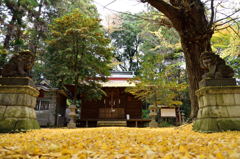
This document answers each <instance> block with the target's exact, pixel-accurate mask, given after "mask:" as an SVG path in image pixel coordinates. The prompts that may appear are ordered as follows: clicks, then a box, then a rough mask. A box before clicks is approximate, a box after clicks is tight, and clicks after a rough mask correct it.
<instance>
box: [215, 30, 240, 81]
mask: <svg viewBox="0 0 240 159" xmlns="http://www.w3.org/2000/svg"><path fill="white" fill-rule="evenodd" d="M232 29H234V30H235V31H233V30H232ZM232 29H230V28H226V29H224V30H220V31H218V32H216V33H215V34H214V35H213V37H212V39H211V42H212V47H213V50H214V51H215V52H217V53H218V54H220V56H221V57H223V58H224V60H226V62H227V64H228V65H230V66H231V67H232V68H233V69H234V71H235V78H238V79H240V69H239V63H240V48H239V46H240V38H239V32H237V26H232Z"/></svg>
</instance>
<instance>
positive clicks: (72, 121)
mask: <svg viewBox="0 0 240 159" xmlns="http://www.w3.org/2000/svg"><path fill="white" fill-rule="evenodd" d="M69 109H70V112H69V117H70V121H69V123H68V125H67V127H68V128H76V123H75V118H76V116H77V115H76V109H77V107H76V106H75V105H70V106H69Z"/></svg>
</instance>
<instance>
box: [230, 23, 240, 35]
mask: <svg viewBox="0 0 240 159" xmlns="http://www.w3.org/2000/svg"><path fill="white" fill-rule="evenodd" d="M229 28H230V29H231V30H232V31H233V32H234V33H235V34H236V35H237V36H238V37H239V38H240V33H239V32H237V31H236V30H235V29H234V28H233V27H232V26H229Z"/></svg>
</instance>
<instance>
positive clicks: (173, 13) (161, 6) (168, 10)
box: [142, 0, 180, 22]
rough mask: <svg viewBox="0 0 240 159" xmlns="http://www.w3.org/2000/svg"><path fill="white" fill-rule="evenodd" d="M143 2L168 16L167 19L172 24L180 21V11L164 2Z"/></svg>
mask: <svg viewBox="0 0 240 159" xmlns="http://www.w3.org/2000/svg"><path fill="white" fill-rule="evenodd" d="M142 2H148V3H149V4H150V5H152V6H153V7H155V8H156V9H157V10H159V11H160V12H162V13H163V14H164V15H166V17H168V18H169V19H170V20H171V21H172V22H174V21H176V20H175V19H178V15H179V13H180V10H179V9H177V8H175V7H174V6H172V5H170V4H168V3H167V2H165V1H163V0H145V1H143V0H142Z"/></svg>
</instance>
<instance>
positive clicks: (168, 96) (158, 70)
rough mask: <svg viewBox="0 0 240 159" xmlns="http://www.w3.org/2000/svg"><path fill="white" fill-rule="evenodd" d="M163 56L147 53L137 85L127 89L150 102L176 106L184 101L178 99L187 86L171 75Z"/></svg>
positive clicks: (137, 78)
mask: <svg viewBox="0 0 240 159" xmlns="http://www.w3.org/2000/svg"><path fill="white" fill-rule="evenodd" d="M163 59H164V58H163V56H162V55H160V54H150V53H149V54H147V55H145V56H144V57H143V62H142V67H141V70H140V73H139V75H138V76H137V77H136V78H135V79H134V80H136V81H137V82H136V87H132V88H128V89H127V91H128V92H130V93H131V94H133V95H135V96H136V97H137V98H139V99H141V100H144V101H146V102H148V103H150V104H155V105H166V106H175V105H181V104H182V102H181V101H179V100H177V97H178V95H179V94H178V92H180V91H182V90H184V89H185V88H186V85H185V84H178V83H177V81H176V80H175V79H174V78H172V77H171V72H170V69H169V68H168V67H165V66H164V63H163Z"/></svg>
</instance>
